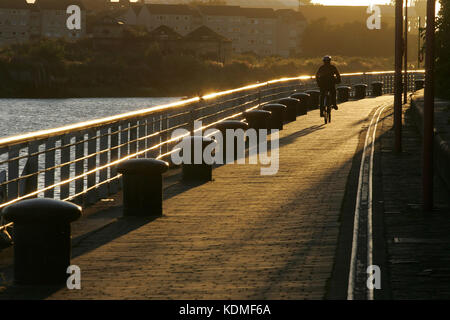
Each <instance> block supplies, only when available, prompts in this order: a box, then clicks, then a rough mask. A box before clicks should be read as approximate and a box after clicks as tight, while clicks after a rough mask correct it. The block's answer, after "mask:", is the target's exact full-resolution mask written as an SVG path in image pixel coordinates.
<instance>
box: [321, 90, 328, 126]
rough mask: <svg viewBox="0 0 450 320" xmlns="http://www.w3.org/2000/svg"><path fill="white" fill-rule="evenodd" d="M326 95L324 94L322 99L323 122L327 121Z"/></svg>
mask: <svg viewBox="0 0 450 320" xmlns="http://www.w3.org/2000/svg"><path fill="white" fill-rule="evenodd" d="M327 105H328V95H326V96H325V97H324V99H323V107H322V108H323V120H324V121H325V124H327V122H328V107H327Z"/></svg>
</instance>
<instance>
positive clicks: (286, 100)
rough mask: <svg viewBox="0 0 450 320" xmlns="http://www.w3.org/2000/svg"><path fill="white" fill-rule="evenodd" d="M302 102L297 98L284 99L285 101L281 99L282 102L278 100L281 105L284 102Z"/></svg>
mask: <svg viewBox="0 0 450 320" xmlns="http://www.w3.org/2000/svg"><path fill="white" fill-rule="evenodd" d="M299 101H300V100H298V99H296V98H293V97H287V98H283V99H280V100H278V102H279V103H281V104H282V103H283V102H296V103H298V102H299Z"/></svg>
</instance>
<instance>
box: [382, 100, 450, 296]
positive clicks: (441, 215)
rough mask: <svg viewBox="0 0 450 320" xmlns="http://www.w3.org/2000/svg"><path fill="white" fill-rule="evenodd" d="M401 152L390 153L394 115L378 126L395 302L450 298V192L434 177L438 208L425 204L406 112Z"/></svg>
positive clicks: (417, 147)
mask: <svg viewBox="0 0 450 320" xmlns="http://www.w3.org/2000/svg"><path fill="white" fill-rule="evenodd" d="M404 114H405V117H404V118H405V121H404V127H403V152H402V153H401V154H400V155H396V154H394V153H392V149H393V141H394V139H393V130H392V123H393V115H392V108H391V109H389V110H386V112H385V114H384V116H385V117H386V118H385V120H384V121H383V122H382V124H381V126H380V130H381V134H382V138H381V152H382V155H381V161H382V184H383V198H384V230H385V242H386V247H387V259H388V268H389V276H390V277H389V278H390V286H391V291H392V293H391V295H392V296H391V298H393V299H449V298H450V287H449V284H450V233H449V230H450V219H449V214H450V192H449V190H448V189H447V188H446V186H445V185H444V184H443V182H442V181H440V180H439V179H438V178H437V177H435V189H434V193H435V207H436V210H434V211H433V212H428V213H424V212H422V209H421V204H422V200H421V199H422V175H421V174H422V172H421V168H422V156H421V154H422V139H421V136H420V133H419V131H418V129H417V127H416V125H415V123H414V120H413V118H412V114H411V110H410V107H409V105H405V106H404Z"/></svg>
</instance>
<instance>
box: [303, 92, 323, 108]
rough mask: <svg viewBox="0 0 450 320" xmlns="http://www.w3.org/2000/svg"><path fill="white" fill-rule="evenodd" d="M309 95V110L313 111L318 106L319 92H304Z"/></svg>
mask: <svg viewBox="0 0 450 320" xmlns="http://www.w3.org/2000/svg"><path fill="white" fill-rule="evenodd" d="M306 93H307V94H309V107H310V108H311V110H315V109H317V108H319V106H320V90H308V91H306Z"/></svg>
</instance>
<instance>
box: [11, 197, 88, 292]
mask: <svg viewBox="0 0 450 320" xmlns="http://www.w3.org/2000/svg"><path fill="white" fill-rule="evenodd" d="M3 213H4V217H5V219H6V220H7V221H12V222H14V229H13V240H14V282H15V283H16V284H21V285H60V284H64V283H65V282H66V281H67V278H68V277H69V274H68V273H67V267H69V266H70V258H71V229H70V223H71V222H72V221H75V220H77V219H79V218H80V216H81V207H79V206H77V205H75V204H73V203H70V202H66V201H60V200H54V199H47V198H37V199H30V200H24V201H21V202H17V203H14V204H12V205H10V206H7V207H6V208H5V209H3Z"/></svg>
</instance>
